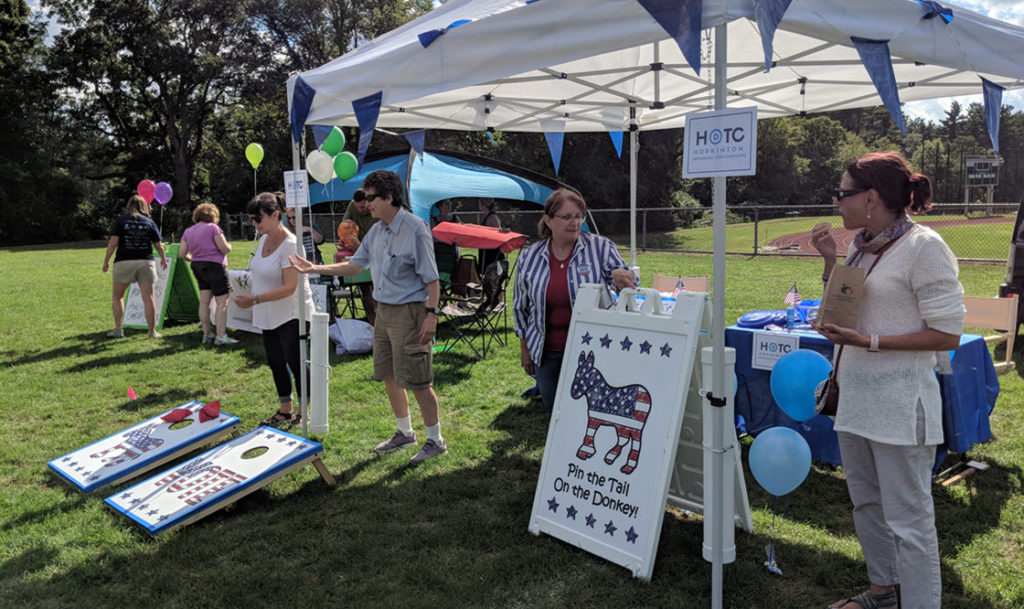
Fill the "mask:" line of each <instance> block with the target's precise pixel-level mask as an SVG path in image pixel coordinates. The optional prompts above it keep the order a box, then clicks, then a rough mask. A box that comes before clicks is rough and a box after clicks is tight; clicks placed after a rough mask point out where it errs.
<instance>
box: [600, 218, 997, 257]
mask: <svg viewBox="0 0 1024 609" xmlns="http://www.w3.org/2000/svg"><path fill="white" fill-rule="evenodd" d="M915 219H916V220H918V221H921V222H925V223H928V222H942V221H949V220H955V221H961V222H962V221H964V216H962V215H935V216H919V217H915ZM818 222H830V223H832V225H833V226H837V227H841V226H842V220H841V219H840V218H839V217H838V216H817V217H799V218H797V217H794V218H778V219H774V220H762V221H760V222H758V223H757V224H755V223H753V222H742V223H737V224H729V225H728V226H727V227H726V231H725V246H726V251H727V252H730V253H737V254H739V253H747V254H752V253H753V252H754V244H755V231H756V243H757V246H758V247H759V248H760V247H764V246H767V245H768V244H769V243H770V242H771V241H772V240H773V239H777V238H780V237H784V236H786V235H792V234H796V233H805V232H810V230H811V229H812V228H813V227H814V225H815V224H817V223H818ZM712 230H713V229H711V228H710V227H700V228H683V229H678V230H674V231H671V232H652V233H648V235H647V239H646V246H647V248H648V249H652V250H678V251H711V250H712V248H713V242H712ZM936 230H937V231H938V232H939V234H941V235H942V238H943V239H945V241H946V244H947V245H949V247H950V249H951V250H953V253H954V254H955V255H956V256H957V257H958V258H963V259H972V260H1005V259H1006V255H1007V244H1008V243H1009V242H1010V238H1011V236H1012V234H1013V222H1012V218H1011V221H1009V222H1005V223H997V224H973V225H964V226H941V227H937V228H936ZM609 236H610V237H611V238H612V239H614V240H615V242H616V243H617V244H619V246H621V247H628V246H629V235H628V234H626V235H618V234H617V235H609ZM637 240H638V247H643V245H644V243H643V242H642V236H638V237H637ZM843 253H845V251H844V252H843Z"/></svg>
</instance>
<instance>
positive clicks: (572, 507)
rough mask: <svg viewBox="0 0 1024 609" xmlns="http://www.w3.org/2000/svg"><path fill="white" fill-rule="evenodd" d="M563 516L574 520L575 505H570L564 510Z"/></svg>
mask: <svg viewBox="0 0 1024 609" xmlns="http://www.w3.org/2000/svg"><path fill="white" fill-rule="evenodd" d="M565 517H566V518H572V519H573V520H576V506H575V505H570V506H569V509H567V510H565Z"/></svg>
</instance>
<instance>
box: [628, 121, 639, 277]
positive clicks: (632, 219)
mask: <svg viewBox="0 0 1024 609" xmlns="http://www.w3.org/2000/svg"><path fill="white" fill-rule="evenodd" d="M629 114H630V118H631V119H636V108H635V107H631V108H630V109H629ZM639 145H640V129H639V127H638V125H637V124H636V122H635V121H633V122H630V124H629V266H631V267H636V159H637V152H638V151H637V148H638V147H639ZM634 272H635V268H634ZM636 287H640V286H639V285H638V286H636Z"/></svg>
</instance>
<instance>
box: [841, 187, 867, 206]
mask: <svg viewBox="0 0 1024 609" xmlns="http://www.w3.org/2000/svg"><path fill="white" fill-rule="evenodd" d="M868 190H870V189H868V188H850V189H848V190H843V189H842V188H837V189H835V191H834V192H833V193H832V200H833V201H835V202H836V203H838V202H840V201H842V200H843V199H845V198H846V197H852V196H853V195H859V194H860V193H862V192H867V191H868Z"/></svg>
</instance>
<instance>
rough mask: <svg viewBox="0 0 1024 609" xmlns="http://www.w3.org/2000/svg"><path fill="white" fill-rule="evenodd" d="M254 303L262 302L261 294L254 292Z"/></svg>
mask: <svg viewBox="0 0 1024 609" xmlns="http://www.w3.org/2000/svg"><path fill="white" fill-rule="evenodd" d="M252 304H254V305H258V304H260V295H259V294H253V295H252Z"/></svg>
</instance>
